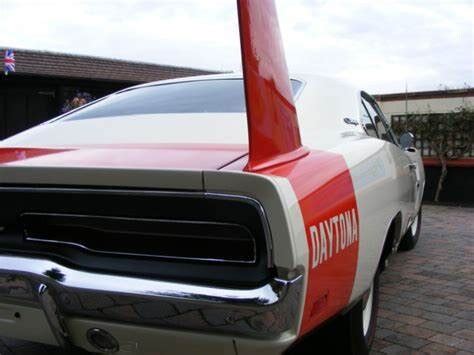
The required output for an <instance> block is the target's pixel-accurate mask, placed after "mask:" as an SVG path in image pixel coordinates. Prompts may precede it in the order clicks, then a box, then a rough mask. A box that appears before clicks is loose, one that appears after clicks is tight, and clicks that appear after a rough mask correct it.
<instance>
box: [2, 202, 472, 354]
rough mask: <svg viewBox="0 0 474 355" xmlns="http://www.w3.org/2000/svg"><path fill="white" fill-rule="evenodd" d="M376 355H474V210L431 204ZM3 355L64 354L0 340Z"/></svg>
mask: <svg viewBox="0 0 474 355" xmlns="http://www.w3.org/2000/svg"><path fill="white" fill-rule="evenodd" d="M381 282H382V287H381V304H380V310H379V319H378V329H377V333H376V340H375V343H374V346H373V351H372V354H373V355H376V354H396V353H404V354H407V353H412V354H422V353H425V354H426V353H429V354H440V353H457V354H474V208H457V207H440V206H425V207H424V221H423V229H422V235H421V238H420V241H419V244H418V246H417V247H416V249H415V250H413V251H410V252H404V253H399V254H398V255H397V256H396V257H395V258H393V260H392V264H391V265H390V266H389V268H388V270H387V271H386V272H385V273H384V274H383V275H382V279H381ZM0 340H1V342H0V354H1V355H6V354H17V355H19V354H28V355H40V354H41V355H46V354H48V355H49V354H57V355H59V354H64V353H63V352H61V351H60V350H59V349H55V348H51V347H46V346H42V345H39V344H32V343H26V342H22V341H16V340H12V339H7V338H1V337H0Z"/></svg>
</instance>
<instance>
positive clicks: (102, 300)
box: [0, 255, 303, 347]
mask: <svg viewBox="0 0 474 355" xmlns="http://www.w3.org/2000/svg"><path fill="white" fill-rule="evenodd" d="M302 286H303V277H302V276H301V275H299V276H296V277H294V278H293V279H291V280H282V279H278V278H275V279H272V280H271V281H270V282H269V283H268V284H266V285H264V286H261V287H258V288H255V289H232V288H220V287H210V286H199V285H193V284H184V283H177V282H168V281H157V280H150V279H141V278H137V277H128V276H117V275H110V274H102V273H96V272H88V271H82V270H75V269H72V268H69V267H66V266H63V265H61V264H58V263H55V262H52V261H49V260H46V259H39V258H30V257H19V256H6V255H2V256H0V297H1V298H3V299H7V300H8V302H9V303H17V304H25V303H28V304H31V303H33V304H34V305H37V306H38V307H39V308H42V309H43V310H44V312H45V314H46V317H47V319H48V322H49V324H50V326H51V329H52V331H53V333H54V335H55V337H56V340H57V341H58V343H59V344H60V345H62V346H65V347H67V346H68V345H69V343H70V336H69V333H68V329H67V326H66V322H65V319H66V318H68V317H73V316H85V317H88V318H92V319H98V320H108V321H119V322H129V323H134V324H139V325H149V326H157V327H161V328H171V329H183V330H184V329H186V330H195V331H204V332H212V333H227V334H235V335H242V336H248V337H253V338H272V337H276V336H278V335H279V334H281V333H283V332H285V331H287V330H289V329H292V328H293V329H295V328H296V326H297V324H296V323H297V322H298V317H299V315H298V314H299V305H300V298H301V297H300V296H301V292H302Z"/></svg>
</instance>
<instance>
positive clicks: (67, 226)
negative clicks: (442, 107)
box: [0, 0, 424, 355]
mask: <svg viewBox="0 0 474 355" xmlns="http://www.w3.org/2000/svg"><path fill="white" fill-rule="evenodd" d="M238 11H239V23H240V33H241V46H242V59H243V75H233V74H232V75H231V74H229V75H215V76H204V77H192V78H184V79H179V80H169V81H162V82H156V83H149V84H146V85H141V86H136V87H133V88H129V89H126V90H123V91H120V92H118V93H115V94H112V95H110V96H108V97H106V98H104V99H101V100H99V101H97V102H95V103H93V104H90V105H88V106H85V107H82V108H79V109H77V110H75V111H73V112H72V113H68V114H66V115H63V116H61V117H59V118H57V119H54V120H52V121H49V122H47V123H45V124H42V125H39V126H37V127H34V128H33V129H30V130H28V131H25V132H23V133H20V134H18V135H16V136H14V137H11V138H9V139H7V140H5V141H3V142H1V143H0V201H1V203H2V208H1V213H0V310H1V312H0V334H1V335H2V336H9V337H16V338H22V339H27V340H30V341H36V342H42V343H46V344H54V345H58V346H62V347H65V348H67V349H70V350H71V349H74V348H77V347H79V348H83V349H86V350H89V351H95V352H98V351H99V352H108V353H114V352H118V353H122V354H135V353H136V354H233V355H236V354H238V355H242V354H256V353H258V354H262V355H263V354H278V353H282V352H285V351H287V352H288V353H302V350H301V349H303V348H306V349H308V348H309V349H314V351H315V353H316V351H318V346H319V345H318V343H315V340H314V339H315V338H314V334H315V332H314V331H315V330H318V329H321V327H325V326H326V324H332V325H333V326H334V324H336V325H337V326H336V328H335V329H336V330H337V339H338V340H339V343H340V344H339V345H340V346H341V348H342V349H344V350H340V351H343V352H346V353H355V354H363V353H367V352H368V349H369V348H370V345H371V341H372V340H373V335H374V331H375V320H376V313H377V304H378V275H379V272H380V271H382V270H383V268H384V267H385V265H386V260H387V257H388V256H389V255H390V254H391V253H392V252H393V251H396V250H397V249H398V247H399V245H401V247H404V248H405V249H409V248H412V247H414V245H415V244H416V241H417V239H418V235H419V232H420V223H421V220H420V217H421V197H422V193H423V188H424V172H423V166H422V164H421V160H420V156H419V153H418V152H417V151H416V149H414V148H413V147H412V137H411V136H410V135H404V136H403V139H402V142H401V143H398V141H397V139H396V138H395V136H394V134H393V133H392V131H391V129H390V127H389V125H388V123H387V122H386V120H385V118H384V116H383V113H382V112H381V111H380V109H379V107H378V106H377V104H376V102H375V101H374V99H373V98H372V97H370V96H369V95H368V94H366V93H365V92H362V91H360V90H357V89H354V88H351V87H349V86H346V85H344V84H341V83H338V82H336V81H333V80H329V79H326V78H322V77H312V76H291V77H289V76H288V73H287V69H286V63H285V58H284V54H283V50H282V46H281V40H280V33H279V28H278V21H277V17H276V11H275V6H274V4H273V2H272V1H270V0H263V1H256V0H239V1H238ZM331 320H333V322H329V321H331ZM71 351H72V350H71Z"/></svg>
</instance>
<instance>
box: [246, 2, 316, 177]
mask: <svg viewBox="0 0 474 355" xmlns="http://www.w3.org/2000/svg"><path fill="white" fill-rule="evenodd" d="M237 8H238V16H239V29H240V45H241V51H242V67H243V74H244V87H245V100H246V106H247V122H248V131H249V132H248V135H249V160H248V163H247V166H246V170H248V171H257V170H261V169H264V168H266V167H269V166H273V165H276V164H281V163H284V162H287V161H290V160H294V159H298V158H300V157H302V156H304V155H305V154H307V150H306V149H305V148H304V147H302V145H301V138H300V131H299V127H298V117H297V114H296V108H295V104H294V102H293V95H292V90H291V84H290V78H289V75H288V68H287V65H286V60H285V53H284V50H283V43H282V39H281V35H280V27H279V24H278V16H277V11H276V6H275V2H274V0H237Z"/></svg>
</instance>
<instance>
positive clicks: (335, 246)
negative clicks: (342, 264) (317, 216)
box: [309, 208, 359, 269]
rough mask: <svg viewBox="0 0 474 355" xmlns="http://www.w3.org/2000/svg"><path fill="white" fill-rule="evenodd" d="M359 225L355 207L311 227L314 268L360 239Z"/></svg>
mask: <svg viewBox="0 0 474 355" xmlns="http://www.w3.org/2000/svg"><path fill="white" fill-rule="evenodd" d="M357 231H358V225H357V216H356V211H355V208H353V209H352V210H348V211H344V212H342V213H340V214H338V215H336V216H334V217H331V218H329V219H326V220H324V221H322V222H320V223H319V225H318V226H315V225H312V226H310V227H309V233H310V235H311V244H312V246H313V252H312V254H313V255H312V258H313V260H312V268H313V269H314V268H316V267H317V266H318V265H321V264H322V263H324V262H326V261H327V260H328V259H330V258H332V257H333V256H334V255H336V254H339V253H340V252H342V251H343V250H344V249H346V248H348V247H349V246H350V245H351V244H352V243H354V242H355V241H356V240H358V238H359V235H358V232H357Z"/></svg>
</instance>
